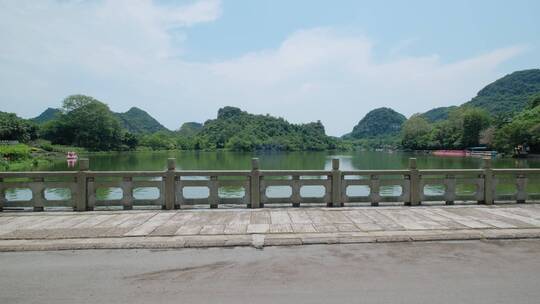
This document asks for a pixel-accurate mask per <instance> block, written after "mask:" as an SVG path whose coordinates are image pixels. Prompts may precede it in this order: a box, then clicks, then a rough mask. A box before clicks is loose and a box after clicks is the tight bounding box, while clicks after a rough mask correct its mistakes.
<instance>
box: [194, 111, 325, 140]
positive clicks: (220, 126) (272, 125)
mask: <svg viewBox="0 0 540 304" xmlns="http://www.w3.org/2000/svg"><path fill="white" fill-rule="evenodd" d="M197 140H198V142H199V145H202V146H203V147H201V148H205V149H221V148H227V149H232V150H325V149H332V148H334V146H335V140H334V139H332V138H330V137H328V136H326V134H325V131H324V126H323V125H322V123H321V122H320V121H318V122H312V123H307V124H291V123H289V122H287V121H286V120H284V119H283V118H276V117H272V116H270V115H268V114H267V115H254V114H249V113H247V112H244V111H242V110H240V109H239V108H235V107H224V108H221V109H219V111H218V116H217V118H216V119H212V120H208V121H206V122H205V123H204V127H203V129H202V130H201V132H200V133H198V134H197Z"/></svg>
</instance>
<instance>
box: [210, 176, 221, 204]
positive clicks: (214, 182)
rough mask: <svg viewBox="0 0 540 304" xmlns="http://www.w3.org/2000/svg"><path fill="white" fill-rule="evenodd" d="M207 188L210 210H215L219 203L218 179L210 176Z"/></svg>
mask: <svg viewBox="0 0 540 304" xmlns="http://www.w3.org/2000/svg"><path fill="white" fill-rule="evenodd" d="M208 188H209V190H210V194H209V196H208V201H209V203H210V208H212V209H215V208H217V207H218V203H219V193H218V177H217V176H210V185H209V187H208Z"/></svg>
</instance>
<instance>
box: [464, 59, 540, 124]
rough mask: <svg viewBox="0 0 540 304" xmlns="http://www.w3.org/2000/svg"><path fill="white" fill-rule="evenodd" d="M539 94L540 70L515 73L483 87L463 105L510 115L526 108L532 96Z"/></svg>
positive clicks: (492, 112)
mask: <svg viewBox="0 0 540 304" xmlns="http://www.w3.org/2000/svg"><path fill="white" fill-rule="evenodd" d="M537 93H540V69H531V70H523V71H517V72H514V73H511V74H508V75H506V76H504V77H502V78H500V79H498V80H496V81H494V82H492V83H490V84H489V85H487V86H486V87H484V88H483V89H482V90H480V91H479V92H478V95H476V97H474V98H473V99H471V100H470V101H468V102H466V103H465V104H464V105H467V106H474V107H479V108H482V109H485V110H487V111H488V112H489V113H491V114H494V115H497V114H510V113H515V112H520V111H522V110H523V109H525V107H526V106H527V102H528V100H529V99H530V98H531V96H532V95H534V94H537Z"/></svg>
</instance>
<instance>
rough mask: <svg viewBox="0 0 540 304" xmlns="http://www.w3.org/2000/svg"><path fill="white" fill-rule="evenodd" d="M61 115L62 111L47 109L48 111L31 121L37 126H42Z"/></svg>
mask: <svg viewBox="0 0 540 304" xmlns="http://www.w3.org/2000/svg"><path fill="white" fill-rule="evenodd" d="M59 113H61V111H60V109H55V108H47V110H45V111H43V112H42V113H41V114H39V115H38V116H37V117H34V118H32V119H30V120H31V121H33V122H35V123H37V124H42V123H46V122H47V121H49V120H52V119H54V118H55V117H56V115H57V114H59Z"/></svg>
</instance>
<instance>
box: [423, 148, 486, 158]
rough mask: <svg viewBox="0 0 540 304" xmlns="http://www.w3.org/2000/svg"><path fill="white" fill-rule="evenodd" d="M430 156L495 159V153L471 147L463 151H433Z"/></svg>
mask: <svg viewBox="0 0 540 304" xmlns="http://www.w3.org/2000/svg"><path fill="white" fill-rule="evenodd" d="M431 154H433V155H436V156H454V157H468V156H471V157H492V158H493V157H496V156H497V151H492V150H488V149H487V148H486V147H471V148H467V149H465V150H435V151H432V152H431Z"/></svg>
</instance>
